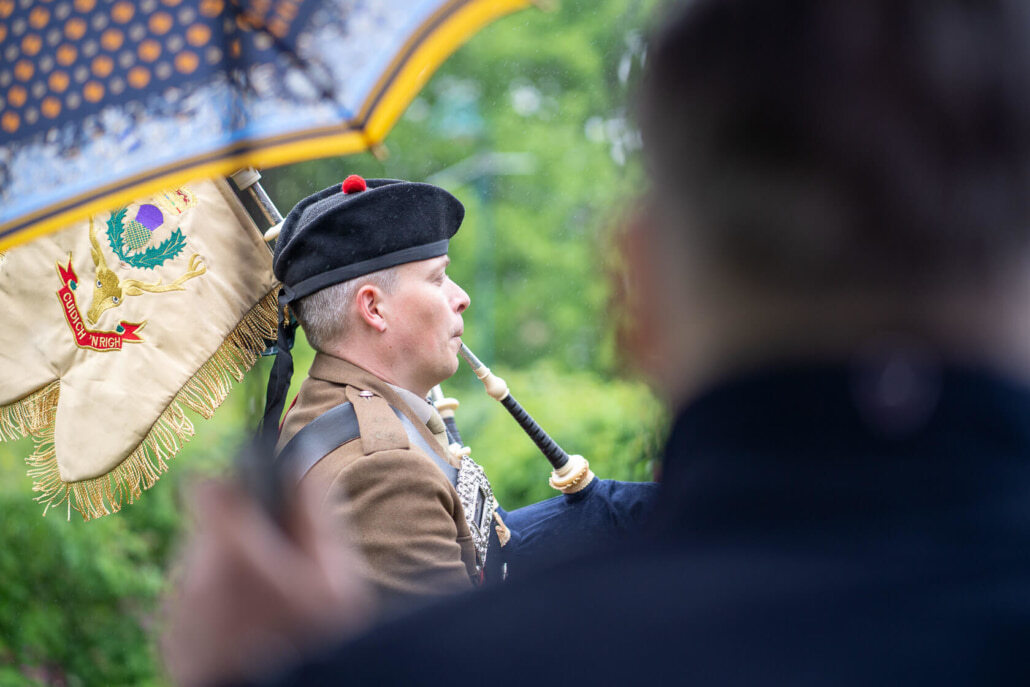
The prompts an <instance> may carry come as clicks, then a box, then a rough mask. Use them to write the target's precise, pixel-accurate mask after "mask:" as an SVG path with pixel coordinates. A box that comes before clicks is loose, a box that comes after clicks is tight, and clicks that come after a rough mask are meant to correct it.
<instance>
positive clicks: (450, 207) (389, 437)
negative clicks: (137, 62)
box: [264, 175, 657, 611]
mask: <svg viewBox="0 0 1030 687" xmlns="http://www.w3.org/2000/svg"><path fill="white" fill-rule="evenodd" d="M464 212H465V211H464V207H463V206H462V204H461V203H460V202H459V201H458V200H457V199H456V198H455V197H454V196H453V195H451V194H450V193H448V192H447V191H445V190H444V189H442V188H439V187H436V186H433V185H430V184H425V183H413V182H407V181H397V180H390V179H369V180H367V181H366V180H365V179H362V178H361V177H358V176H356V175H352V176H350V177H348V178H347V179H346V180H345V181H344V183H342V184H338V185H334V186H332V187H330V188H327V189H325V190H323V191H320V192H318V193H316V194H314V195H312V196H309V197H307V198H305V199H303V200H302V201H300V202H299V203H298V204H297V205H296V206H295V207H294V208H293V210H292V211H291V212H290V213H289V215H288V216H287V217H286V219H285V221H284V223H283V225H282V229H281V232H280V235H279V237H278V239H277V242H276V246H275V257H274V269H275V274H276V276H277V277H278V278H279V280H280V281H281V282H282V285H283V286H282V293H281V296H280V309H281V315H280V325H279V350H278V355H277V360H276V362H275V365H274V367H273V371H272V373H271V376H270V381H269V388H268V400H267V404H266V415H265V419H264V424H265V436H266V440H267V441H268V443H272V442H273V441H274V443H275V444H276V453H277V458H276V464H277V466H278V470H279V471H280V473H281V474H282V475H283V479H284V481H285V484H284V488H285V489H294V488H296V487H299V486H300V485H301V484H304V485H306V487H307V488H306V489H305V494H307V495H308V496H307V498H312V496H311V494H314V497H313V498H316V499H318V501H319V511H320V513H322V514H323V515H324V517H325V518H327V519H329V521H330V522H332V523H336V524H337V525H338V526H339V528H340V530H341V532H343V531H346V532H348V533H349V536H350V537H351V538H352V540H353V542H354V543H355V544H356V545H357V547H358V548H359V549H360V551H361V553H362V554H363V563H362V565H363V569H362V575H363V577H365V579H366V580H367V581H368V582H369V583H371V586H372V587H373V588H374V589H375V590H376V592H377V595H378V597H379V603H380V604H381V606H382V608H383V609H385V610H388V611H395V610H400V609H403V608H405V607H407V606H410V605H412V604H413V603H416V602H417V601H418V600H420V599H423V598H426V597H438V596H441V595H446V594H449V593H453V592H458V591H463V590H468V589H472V588H473V587H475V586H477V585H480V584H483V583H484V582H492V581H495V580H499V579H502V578H504V577H506V576H507V575H509V574H517V572H518V570H519V569H520V567H531V566H535V565H537V564H540V563H546V562H547V561H548V560H549V559H551V558H557V557H560V556H562V555H564V554H566V553H568V552H571V551H575V550H577V549H579V548H583V547H584V546H587V545H591V544H603V543H605V542H608V541H610V540H612V539H614V538H617V537H620V536H622V535H624V534H626V533H628V532H630V531H632V530H633V529H634V528H635V527H636V526H637V525H638V524H639V523H640V522H641V521H642V520H643V519H644V518H645V517H646V515H647V514H648V512H649V510H650V506H651V502H652V501H653V496H654V494H655V492H656V489H657V487H656V485H654V484H650V483H639V484H638V483H626V482H616V481H611V480H599V479H592V477H593V475H592V474H587V473H586V472H582V473H581V475H580V477H585V478H584V479H580V480H579V482H578V483H576V484H566V485H564V487H565V488H564V491H565V493H564V494H562V495H559V496H556V497H555V498H553V499H550V500H547V501H544V502H541V503H539V504H534V505H532V506H529V507H526V508H523V509H519V510H515V511H512V512H511V513H507V512H505V511H504V510H503V508H501V507H500V506H499V505H497V504H496V501H495V500H494V498H493V494H492V489H491V487H490V483H489V480H488V479H487V477H486V475H485V474H484V473H483V471H482V469H481V468H480V467H479V466H478V465H476V464H475V462H474V461H472V460H471V458H470V457H469V456H468V455H467V454H468V451H465V452H464V454H465V455H462V454H461V453H459V452H457V451H455V450H454V447H452V446H451V444H452V443H453V442H452V441H451V440H450V439H449V438H448V436H447V433H446V428H445V425H444V422H443V420H442V418H441V417H440V414H439V412H438V411H437V409H436V408H435V407H434V406H433V405H432V404H431V403H430V402H428V400H427V397H428V396H429V392H430V390H431V389H432V388H433V387H434V386H435V385H438V384H439V383H440V382H442V381H444V380H446V379H448V378H449V377H451V375H453V374H454V373H455V371H456V370H457V367H458V364H459V361H458V353H459V348H460V347H461V345H462V342H461V336H462V334H463V332H464V326H463V321H462V313H463V312H464V311H465V309H466V308H468V307H469V304H470V298H469V295H468V294H467V293H466V292H465V291H464V290H463V289H462V288H461V287H460V286H459V285H458V284H456V283H455V282H454V281H453V280H452V279H451V278H450V277H449V276H448V274H447V267H448V264H449V261H450V258H449V257H448V255H447V251H448V243H449V241H450V239H451V238H452V237H453V236H454V234H455V233H456V232H457V231H458V229H459V227H460V226H461V222H462V220H463V218H464ZM287 308H289V309H290V310H292V312H293V313H294V314H295V315H296V320H297V321H298V322H299V324H300V326H301V327H302V328H303V329H304V332H305V334H306V336H307V340H308V342H309V343H310V344H311V346H312V347H313V348H314V349H315V351H316V354H315V358H314V361H313V363H312V364H311V367H310V369H309V370H308V376H307V379H305V381H304V382H303V384H302V386H301V387H300V391H299V393H298V395H297V397H296V398H295V399H294V400H293V402H292V404H291V406H290V407H289V409H288V410H287V412H286V415H285V417H284V418H283V420H282V422H281V426H279V418H280V415H281V413H282V410H283V408H284V406H285V404H286V393H287V389H288V386H289V380H290V376H291V374H292V359H291V357H290V352H289V347H290V342H291V339H292V327H291V325H290V322H289V318H288V316H287V312H286V309H287ZM294 326H295V325H294ZM277 428H278V429H279V431H278V433H276V429H277ZM584 465H585V463H584Z"/></svg>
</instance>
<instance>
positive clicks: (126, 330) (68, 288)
mask: <svg viewBox="0 0 1030 687" xmlns="http://www.w3.org/2000/svg"><path fill="white" fill-rule="evenodd" d="M57 273H58V274H59V275H60V276H61V283H62V284H63V286H62V287H61V288H60V289H58V291H57V298H58V300H60V301H61V307H62V308H63V309H64V317H65V319H66V320H67V321H68V326H69V327H70V328H71V330H72V336H74V337H75V343H76V345H78V347H79V348H91V349H93V350H94V351H101V352H104V351H120V350H122V342H125V343H140V342H142V341H143V339H142V338H141V337H140V336H139V334H137V333H136V331H137V330H139V329H140V328H142V327H143V325H144V324H146V323H145V322H139V323H132V322H124V321H123V322H120V323H119V324H118V330H116V331H113V332H97V331H93V330H92V329H87V328H86V323H85V321H84V320H83V319H82V313H81V312H80V311H79V304H78V303H77V302H76V300H75V293H74V291H75V287H76V286H77V285H78V283H79V278H78V277H77V276H76V275H75V268H73V267H72V261H71V257H69V258H68V266H67V267H62V266H61V263H57Z"/></svg>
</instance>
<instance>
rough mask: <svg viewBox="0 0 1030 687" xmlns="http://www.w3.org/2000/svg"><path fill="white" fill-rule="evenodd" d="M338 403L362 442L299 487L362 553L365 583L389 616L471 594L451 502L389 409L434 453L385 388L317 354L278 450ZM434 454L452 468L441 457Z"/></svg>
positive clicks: (345, 448) (465, 535)
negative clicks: (310, 491) (414, 603)
mask: <svg viewBox="0 0 1030 687" xmlns="http://www.w3.org/2000/svg"><path fill="white" fill-rule="evenodd" d="M362 392H365V394H364V395H362ZM368 392H371V395H370V394H369V393H368ZM346 401H350V402H351V404H353V406H354V412H355V415H356V416H357V420H358V427H359V430H360V433H361V436H360V437H359V438H357V439H354V440H352V441H349V442H347V443H345V444H343V445H342V446H340V447H339V448H337V449H336V450H335V451H333V452H332V453H330V454H329V455H327V456H325V457H324V458H323V459H322V460H320V461H319V462H318V463H316V464H315V465H314V467H312V468H311V469H310V470H309V471H308V473H307V474H306V475H305V476H304V478H303V480H302V482H303V483H305V484H313V485H314V486H315V487H316V490H315V491H316V493H317V494H318V496H317V498H319V499H320V501H321V509H322V511H324V512H325V514H326V516H327V517H329V518H331V519H332V520H333V521H334V522H335V523H338V526H339V528H340V531H341V532H345V533H346V535H347V536H348V537H349V538H350V539H351V540H352V541H353V542H354V543H355V544H357V545H358V546H359V547H360V549H361V551H362V553H363V554H364V559H365V563H364V565H365V568H364V571H363V572H364V575H365V577H366V578H367V579H368V581H369V582H371V583H372V584H373V585H374V586H375V588H376V589H377V590H378V591H379V592H380V594H381V597H382V600H383V602H384V604H385V605H386V606H387V607H390V606H393V607H396V606H398V605H404V603H405V602H406V601H411V600H414V599H415V598H417V597H424V596H432V595H441V594H447V593H451V592H454V591H459V590H463V589H468V588H470V587H471V576H472V575H473V574H474V573H475V566H476V553H475V547H474V545H473V543H472V535H471V533H470V532H469V528H468V524H467V523H466V521H465V514H464V510H463V509H462V506H461V502H460V501H459V499H458V493H457V492H456V491H455V489H454V487H453V486H452V485H451V483H450V481H449V480H448V478H447V477H446V476H445V475H444V474H443V471H442V470H441V469H440V468H439V467H438V466H437V465H436V464H435V463H434V462H433V461H432V459H430V457H429V456H427V455H426V454H425V453H424V452H423V451H422V450H420V449H419V448H417V447H415V446H413V445H412V444H411V443H410V441H409V439H408V436H407V435H406V434H405V431H404V426H403V425H402V424H401V421H400V420H399V419H398V418H397V416H396V415H395V414H394V412H393V410H391V406H393V407H394V408H397V409H398V410H400V411H401V412H403V413H404V414H405V415H406V416H407V417H408V419H410V420H411V422H412V424H413V425H415V427H417V428H418V430H419V432H420V433H421V434H423V436H424V438H425V440H426V442H427V443H428V444H429V445H430V446H436V445H439V444H438V443H437V440H436V438H435V437H434V436H433V434H432V433H431V432H430V431H429V429H428V428H427V427H426V425H425V423H424V422H423V421H421V420H420V419H419V417H418V416H417V415H416V414H415V412H414V411H413V410H412V408H411V407H410V406H409V405H408V404H406V403H405V402H404V401H403V400H402V398H401V396H400V395H399V394H398V393H397V391H396V390H395V389H394V388H392V387H391V386H390V385H389V384H387V383H386V382H384V381H383V380H381V379H379V378H378V377H376V376H375V375H373V374H371V373H370V372H368V371H366V370H363V369H362V368H360V367H358V366H356V365H353V364H351V363H349V362H347V361H345V360H342V359H340V358H336V357H334V356H331V355H328V354H325V353H317V354H316V356H315V359H314V362H313V363H312V365H311V369H310V370H309V372H308V378H307V379H306V380H305V381H304V383H303V384H302V385H301V388H300V393H299V394H298V395H297V399H296V402H295V404H294V405H293V407H292V408H291V409H290V410H289V412H288V413H287V415H286V418H285V421H284V423H283V427H282V431H281V432H280V436H279V446H278V448H279V449H280V450H281V449H282V447H283V446H285V445H286V444H287V443H288V442H289V440H290V439H291V438H293V436H294V435H295V434H296V433H297V432H299V431H300V430H301V428H303V427H304V426H305V425H307V424H308V423H310V422H312V421H313V420H314V419H315V418H317V417H319V416H320V415H322V414H323V413H325V412H326V411H328V410H330V409H331V408H334V407H336V406H338V405H340V404H341V403H344V402H346ZM440 454H441V456H443V457H444V458H445V459H446V460H448V462H450V463H451V464H452V465H454V466H455V467H457V466H458V462H457V461H456V460H455V459H454V458H453V456H451V455H450V454H449V452H446V451H441V452H440Z"/></svg>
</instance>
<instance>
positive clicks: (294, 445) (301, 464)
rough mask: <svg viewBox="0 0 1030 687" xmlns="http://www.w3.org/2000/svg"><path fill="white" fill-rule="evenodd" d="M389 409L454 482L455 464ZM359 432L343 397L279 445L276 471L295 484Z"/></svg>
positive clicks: (353, 415) (455, 478)
mask: <svg viewBox="0 0 1030 687" xmlns="http://www.w3.org/2000/svg"><path fill="white" fill-rule="evenodd" d="M390 410H392V411H393V412H394V414H395V415H396V416H397V417H398V419H400V421H401V424H402V425H403V426H404V432H405V433H406V434H407V435H408V440H409V441H410V442H411V443H412V444H413V445H415V446H418V447H419V448H420V449H422V451H423V452H425V454H426V455H428V456H429V457H430V458H432V460H433V462H434V463H436V466H437V467H438V468H440V469H441V470H442V471H443V474H444V475H445V476H446V477H447V479H448V480H449V481H450V483H451V484H457V483H458V468H456V467H454V466H453V465H451V464H450V463H448V462H447V461H445V460H444V459H443V458H442V457H441V456H440V454H438V453H437V452H436V451H434V450H433V449H432V448H431V447H430V446H429V443H428V442H427V441H426V440H425V439H424V438H423V437H422V435H421V434H419V431H418V428H416V427H415V425H414V424H412V422H411V420H409V419H408V416H407V415H405V414H404V413H402V412H401V411H399V410H397V409H396V408H394V407H393V406H390ZM360 436H361V430H360V429H359V428H358V417H357V415H355V414H354V406H353V405H351V403H350V401H346V402H344V403H341V404H340V405H338V406H336V407H335V408H331V409H330V410H328V411H326V412H324V413H322V414H321V415H320V416H319V417H317V418H315V419H314V420H312V421H311V422H310V423H308V424H307V425H306V426H304V427H303V428H302V429H301V430H300V431H299V432H297V433H296V434H295V435H294V436H293V438H292V439H290V441H289V442H288V443H287V444H286V446H284V447H283V450H282V451H281V452H280V453H279V456H278V457H277V458H276V460H277V461H278V463H279V468H280V471H281V472H282V473H283V474H285V475H286V476H287V479H289V480H291V482H292V485H294V486H295V485H297V484H299V483H300V481H301V480H302V479H304V475H306V474H308V470H310V469H311V468H313V467H314V466H315V464H316V463H318V461H320V460H322V459H323V458H325V457H326V456H327V455H329V454H330V453H332V452H333V451H335V450H336V449H338V448H339V447H340V446H343V445H344V444H346V443H347V442H348V441H352V440H354V439H357V438H358V437H360Z"/></svg>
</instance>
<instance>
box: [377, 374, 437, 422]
mask: <svg viewBox="0 0 1030 687" xmlns="http://www.w3.org/2000/svg"><path fill="white" fill-rule="evenodd" d="M386 384H387V385H388V386H389V387H390V388H391V389H393V390H394V391H396V392H397V395H398V396H400V397H401V398H402V399H404V402H405V403H407V404H408V405H409V406H410V407H411V409H412V410H413V411H414V412H415V415H418V419H419V420H421V421H422V424H426V425H428V424H429V419H430V418H432V417H433V413H435V412H436V409H434V408H433V406H431V405H429V401H427V400H426V399H424V398H422V397H421V396H419V395H418V394H416V393H415V392H413V391H408V390H407V389H402V388H401V387H399V386H397V385H396V384H390V383H389V382H386Z"/></svg>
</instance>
